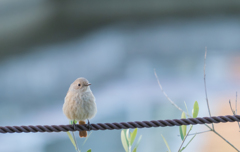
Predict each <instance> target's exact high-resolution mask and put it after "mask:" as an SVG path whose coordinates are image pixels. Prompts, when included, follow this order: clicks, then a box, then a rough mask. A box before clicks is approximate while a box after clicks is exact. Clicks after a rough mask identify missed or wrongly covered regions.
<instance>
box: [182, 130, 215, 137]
mask: <svg viewBox="0 0 240 152" xmlns="http://www.w3.org/2000/svg"><path fill="white" fill-rule="evenodd" d="M210 131H212V130H206V131H201V132H196V133H192V134H189V135H188V136H192V135H197V134H203V133H207V132H210ZM178 136H180V135H178Z"/></svg>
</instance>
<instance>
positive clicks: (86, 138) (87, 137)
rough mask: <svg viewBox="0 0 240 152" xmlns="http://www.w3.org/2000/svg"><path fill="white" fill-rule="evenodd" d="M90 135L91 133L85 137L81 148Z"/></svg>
mask: <svg viewBox="0 0 240 152" xmlns="http://www.w3.org/2000/svg"><path fill="white" fill-rule="evenodd" d="M91 134H92V132H90V133H89V135H87V137H86V139H85V140H84V142H83V144H82V146H84V144H85V143H86V142H87V140H88V138H89V137H90V135H91Z"/></svg>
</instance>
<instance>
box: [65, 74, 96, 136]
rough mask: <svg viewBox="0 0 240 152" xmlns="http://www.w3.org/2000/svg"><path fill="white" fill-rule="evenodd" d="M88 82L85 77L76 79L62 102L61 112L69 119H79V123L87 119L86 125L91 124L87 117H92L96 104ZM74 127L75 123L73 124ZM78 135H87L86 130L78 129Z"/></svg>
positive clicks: (94, 113)
mask: <svg viewBox="0 0 240 152" xmlns="http://www.w3.org/2000/svg"><path fill="white" fill-rule="evenodd" d="M90 85H91V84H90V83H89V82H88V80H87V79H85V78H82V77H81V78H78V79H76V80H75V81H74V82H73V83H72V84H71V85H70V87H69V90H68V92H67V95H66V97H65V101H64V104H63V113H64V114H65V115H66V116H67V118H68V119H70V120H73V122H74V120H76V121H79V124H80V125H82V124H86V123H85V120H86V119H87V120H88V127H89V129H90V127H91V125H90V123H89V119H91V118H93V117H94V116H95V115H96V113H97V105H96V103H95V97H94V95H93V93H92V91H91V89H90ZM73 125H74V127H75V124H73ZM79 136H80V137H87V131H80V132H79Z"/></svg>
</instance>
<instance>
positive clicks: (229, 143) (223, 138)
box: [154, 69, 240, 152]
mask: <svg viewBox="0 0 240 152" xmlns="http://www.w3.org/2000/svg"><path fill="white" fill-rule="evenodd" d="M154 74H155V76H156V78H157V81H158V85H159V87H160V89H161V91H162V92H163V94H164V95H165V97H166V98H167V99H168V101H169V102H171V104H172V105H174V106H175V107H176V108H177V109H178V110H180V111H182V112H185V111H183V110H182V109H181V108H179V107H178V106H177V105H176V104H175V103H174V102H173V101H172V100H171V99H170V98H169V97H168V96H167V94H166V93H165V92H164V91H163V89H162V86H161V84H160V81H159V79H158V76H157V73H156V70H155V69H154ZM185 113H186V112H185ZM187 116H189V117H190V118H192V116H190V115H188V114H187ZM205 126H206V127H208V128H209V129H210V130H211V131H213V132H214V133H215V134H217V135H218V136H219V137H221V138H222V139H223V140H224V141H225V142H227V143H228V144H229V145H230V146H231V147H233V148H234V149H235V150H237V151H238V152H240V151H239V150H238V149H237V148H236V147H235V146H234V145H233V144H231V143H230V142H229V141H228V140H227V139H225V138H224V137H223V136H221V135H220V134H219V133H218V132H216V131H215V130H213V129H212V128H211V127H209V126H208V125H207V124H205Z"/></svg>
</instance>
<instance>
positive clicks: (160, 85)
mask: <svg viewBox="0 0 240 152" xmlns="http://www.w3.org/2000/svg"><path fill="white" fill-rule="evenodd" d="M154 74H155V77H156V78H157V82H158V85H159V87H160V89H161V91H162V93H163V94H164V95H165V97H166V98H167V99H168V101H170V102H171V104H172V105H173V106H175V107H176V108H177V109H178V110H180V111H181V112H184V113H185V114H186V115H187V116H188V117H190V118H192V116H190V115H189V114H188V113H187V112H185V111H184V110H182V109H181V108H180V107H178V105H176V104H175V103H174V102H173V101H172V100H171V99H170V98H169V97H168V95H167V94H166V92H165V91H164V90H163V88H162V85H161V84H160V81H159V79H158V76H157V73H156V70H155V69H154Z"/></svg>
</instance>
